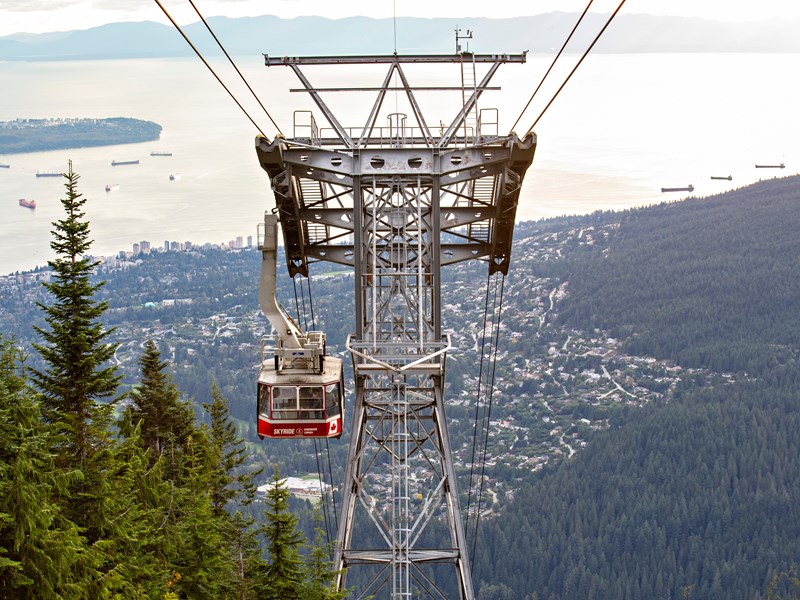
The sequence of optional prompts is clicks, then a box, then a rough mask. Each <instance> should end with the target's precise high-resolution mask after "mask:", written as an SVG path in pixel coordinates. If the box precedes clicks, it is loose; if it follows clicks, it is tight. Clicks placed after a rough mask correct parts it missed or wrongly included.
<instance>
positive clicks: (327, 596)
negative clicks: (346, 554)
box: [303, 510, 349, 600]
mask: <svg viewBox="0 0 800 600" xmlns="http://www.w3.org/2000/svg"><path fill="white" fill-rule="evenodd" d="M314 519H315V520H316V524H317V526H316V528H315V530H314V543H313V544H312V545H311V546H310V548H309V553H308V556H307V557H306V559H305V579H306V581H305V585H304V595H303V597H304V598H305V599H306V600H344V599H345V598H347V596H348V594H349V590H341V591H339V590H338V589H337V587H336V575H337V572H336V571H334V570H333V560H332V559H331V555H332V550H333V548H332V544H330V543H325V542H324V541H323V536H324V535H325V532H324V531H322V527H321V526H320V522H321V520H322V513H321V512H320V511H319V510H317V511H316V513H315V515H314Z"/></svg>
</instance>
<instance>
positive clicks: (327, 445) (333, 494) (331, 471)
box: [325, 438, 339, 532]
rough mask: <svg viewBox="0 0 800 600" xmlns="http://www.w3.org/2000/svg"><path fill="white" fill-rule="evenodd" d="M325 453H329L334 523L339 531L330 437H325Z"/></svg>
mask: <svg viewBox="0 0 800 600" xmlns="http://www.w3.org/2000/svg"><path fill="white" fill-rule="evenodd" d="M325 453H326V454H327V455H328V476H329V477H330V479H331V501H332V504H333V524H334V527H336V531H337V532H338V531H339V511H338V509H337V508H336V491H335V489H336V488H335V487H334V485H333V469H331V448H330V445H329V444H328V438H325Z"/></svg>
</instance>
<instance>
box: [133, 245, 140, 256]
mask: <svg viewBox="0 0 800 600" xmlns="http://www.w3.org/2000/svg"><path fill="white" fill-rule="evenodd" d="M139 252H140V249H139V243H138V242H133V255H134V256H136V255H138V254H139Z"/></svg>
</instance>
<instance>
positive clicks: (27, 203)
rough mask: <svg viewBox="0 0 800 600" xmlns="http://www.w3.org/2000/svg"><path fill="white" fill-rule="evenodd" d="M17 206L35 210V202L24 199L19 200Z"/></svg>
mask: <svg viewBox="0 0 800 600" xmlns="http://www.w3.org/2000/svg"><path fill="white" fill-rule="evenodd" d="M19 205H20V206H24V207H25V208H36V200H26V199H25V198H20V199H19Z"/></svg>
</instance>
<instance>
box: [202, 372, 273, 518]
mask: <svg viewBox="0 0 800 600" xmlns="http://www.w3.org/2000/svg"><path fill="white" fill-rule="evenodd" d="M203 408H205V409H206V410H207V411H208V414H209V418H210V421H211V423H210V427H209V428H208V432H207V433H208V438H209V441H210V443H211V451H212V460H213V463H212V465H211V499H212V502H213V505H214V514H215V515H216V516H221V515H223V513H224V512H225V508H226V507H227V505H228V503H229V502H231V501H232V500H235V499H239V500H240V501H241V502H244V503H249V502H250V501H251V500H252V498H253V496H254V494H255V484H254V483H253V481H254V478H255V477H257V476H258V475H260V474H261V471H262V469H258V470H257V471H255V472H245V471H243V466H244V462H245V460H246V458H247V448H246V447H245V445H244V442H243V440H242V439H241V438H240V437H238V435H237V434H236V427H235V426H234V424H233V422H232V421H231V417H230V409H229V408H228V401H227V400H226V399H225V397H224V396H223V395H222V392H221V391H220V389H219V386H218V385H217V382H216V381H213V382H212V383H211V403H210V404H203ZM248 499H249V500H248Z"/></svg>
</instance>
